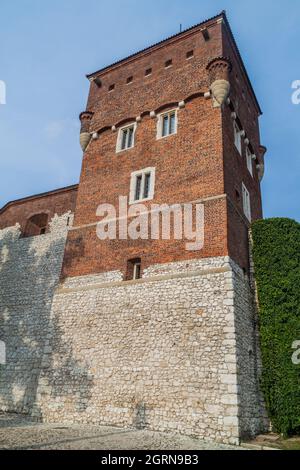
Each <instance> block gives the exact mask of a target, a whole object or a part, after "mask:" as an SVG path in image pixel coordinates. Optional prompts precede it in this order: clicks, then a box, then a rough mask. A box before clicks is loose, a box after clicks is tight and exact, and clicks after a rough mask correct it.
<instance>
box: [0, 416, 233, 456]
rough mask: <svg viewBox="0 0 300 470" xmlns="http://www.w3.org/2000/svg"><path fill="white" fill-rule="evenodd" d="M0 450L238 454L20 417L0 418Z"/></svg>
mask: <svg viewBox="0 0 300 470" xmlns="http://www.w3.org/2000/svg"><path fill="white" fill-rule="evenodd" d="M0 449H1V450H3V449H19V450H20V449H28V450H30V449H32V450H35V449H66V450H68V449H88V450H117V449H121V450H127V449H128V450H138V449H144V450H165V449H166V450H173V449H176V450H177V449H178V450H217V449H221V450H222V449H223V450H227V449H235V450H238V449H239V448H238V447H233V446H229V445H223V444H215V443H208V442H204V441H202V440H199V439H193V438H191V437H186V436H182V435H179V434H173V433H159V432H152V431H145V430H143V431H138V430H136V429H118V428H114V427H106V426H92V425H72V426H67V425H59V424H40V423H34V422H32V421H30V420H29V419H28V418H26V417H24V416H20V415H13V414H0Z"/></svg>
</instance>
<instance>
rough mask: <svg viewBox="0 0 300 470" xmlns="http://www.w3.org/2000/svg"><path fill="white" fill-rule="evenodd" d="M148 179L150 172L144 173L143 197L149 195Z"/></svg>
mask: <svg viewBox="0 0 300 470" xmlns="http://www.w3.org/2000/svg"><path fill="white" fill-rule="evenodd" d="M150 180H151V174H150V173H146V174H145V183H144V199H146V198H147V197H149V192H150Z"/></svg>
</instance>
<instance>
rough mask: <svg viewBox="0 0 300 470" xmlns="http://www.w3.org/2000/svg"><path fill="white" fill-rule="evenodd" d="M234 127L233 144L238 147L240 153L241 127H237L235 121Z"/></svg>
mask: <svg viewBox="0 0 300 470" xmlns="http://www.w3.org/2000/svg"><path fill="white" fill-rule="evenodd" d="M233 127H234V145H235V146H236V148H237V149H238V151H239V153H240V154H242V137H241V132H242V131H241V129H240V128H239V126H238V124H237V122H236V121H234V123H233Z"/></svg>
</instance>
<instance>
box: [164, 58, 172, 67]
mask: <svg viewBox="0 0 300 470" xmlns="http://www.w3.org/2000/svg"><path fill="white" fill-rule="evenodd" d="M172 63H173V61H172V59H169V60H167V61H166V62H165V67H166V68H168V67H171V65H172Z"/></svg>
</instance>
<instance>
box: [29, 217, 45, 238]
mask: <svg viewBox="0 0 300 470" xmlns="http://www.w3.org/2000/svg"><path fill="white" fill-rule="evenodd" d="M47 226H48V215H47V214H36V215H33V216H32V217H30V219H28V220H27V223H26V227H25V230H24V232H23V237H24V238H26V237H35V236H37V235H44V234H45V233H46V231H47Z"/></svg>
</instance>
